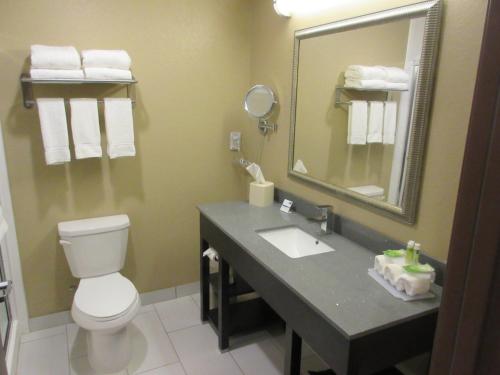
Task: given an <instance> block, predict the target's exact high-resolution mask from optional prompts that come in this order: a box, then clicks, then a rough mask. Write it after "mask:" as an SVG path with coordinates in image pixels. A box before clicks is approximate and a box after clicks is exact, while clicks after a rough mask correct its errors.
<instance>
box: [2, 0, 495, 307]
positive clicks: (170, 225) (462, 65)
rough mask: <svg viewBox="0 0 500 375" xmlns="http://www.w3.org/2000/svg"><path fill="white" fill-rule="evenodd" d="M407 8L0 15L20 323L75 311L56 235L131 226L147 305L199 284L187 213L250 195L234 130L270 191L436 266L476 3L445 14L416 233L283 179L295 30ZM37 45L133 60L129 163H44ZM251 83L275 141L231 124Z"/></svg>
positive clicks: (228, 5)
mask: <svg viewBox="0 0 500 375" xmlns="http://www.w3.org/2000/svg"><path fill="white" fill-rule="evenodd" d="M405 3H410V1H402V0H398V1H397V0H386V1H377V2H374V1H370V0H355V1H349V2H347V1H341V2H339V3H338V4H339V5H338V6H337V7H336V8H333V9H332V10H331V11H328V12H323V13H322V14H321V16H305V17H296V18H292V19H291V20H286V19H283V18H279V17H278V16H276V14H275V13H274V11H273V9H272V1H271V0H252V1H249V0H170V1H162V0H147V1H134V0H121V1H119V0H108V1H99V0H88V1H71V2H68V1H64V0H51V1H49V0H43V1H40V0H39V1H35V0H27V1H2V2H1V3H0V66H1V67H2V69H1V71H0V120H1V121H2V131H3V132H4V137H5V143H6V153H7V160H8V167H9V173H10V183H11V188H12V195H13V201H14V202H13V203H14V210H15V218H16V223H17V229H18V236H19V242H20V252H21V254H20V255H21V261H22V267H23V276H24V281H25V286H26V293H27V297H28V305H29V311H30V315H31V316H38V315H43V314H47V313H51V312H56V311H60V310H65V309H68V308H69V306H70V304H71V299H72V293H71V292H70V291H69V290H68V288H69V287H70V286H71V285H72V284H74V283H75V281H76V280H74V279H73V278H72V277H71V274H70V272H69V269H68V266H67V264H66V260H65V258H64V254H63V251H62V248H61V247H60V246H59V245H58V237H57V232H56V224H57V222H59V221H61V220H69V219H76V218H83V217H92V216H99V215H108V214H114V213H122V212H125V213H128V214H129V216H130V218H131V221H132V227H131V235H130V241H129V242H130V245H129V253H128V258H127V263H126V267H125V270H124V273H125V275H126V276H128V277H130V278H131V279H132V281H133V282H134V283H135V285H136V286H137V287H138V289H139V290H140V291H141V292H145V291H150V290H155V289H159V288H166V287H169V286H173V285H178V284H183V283H187V282H191V281H195V280H197V279H198V260H197V256H198V253H197V246H198V243H197V242H198V234H197V232H198V225H197V218H198V215H197V212H196V209H195V206H196V204H197V203H199V202H207V201H217V200H230V199H242V198H244V194H245V193H246V189H247V178H246V177H244V176H243V175H242V174H241V171H240V170H237V169H235V167H234V166H233V165H231V161H232V159H234V158H235V154H232V153H230V152H229V151H227V141H228V132H229V131H230V130H238V129H241V130H242V131H243V133H244V134H243V135H244V139H243V145H244V148H245V149H246V151H247V152H246V155H245V156H247V157H248V158H251V159H256V160H258V159H259V157H258V155H259V154H260V151H261V150H263V151H262V164H263V168H264V172H265V174H266V177H268V178H269V179H271V180H274V181H275V182H276V183H277V184H278V186H280V187H283V188H286V189H289V190H291V191H293V192H295V193H298V194H300V195H303V196H304V197H306V198H309V199H312V200H315V201H317V202H321V203H328V202H329V203H333V204H334V205H335V206H336V209H337V211H338V212H339V213H341V214H345V215H347V216H349V217H351V218H353V219H355V220H359V221H361V222H362V223H365V224H367V225H369V226H371V227H373V228H375V229H377V230H379V231H381V232H384V233H387V234H389V235H391V236H393V237H395V238H399V239H401V240H404V239H407V238H415V239H418V240H420V241H421V242H422V243H423V245H424V247H425V248H426V249H428V250H429V251H430V252H431V253H432V254H434V255H435V256H437V257H439V258H441V259H444V258H445V257H446V252H447V247H448V242H449V234H450V228H451V221H452V214H453V207H454V202H455V197H456V192H457V183H458V178H459V171H460V164H461V160H462V154H463V148H464V140H465V132H466V126H467V120H468V115H469V110H470V101H471V98H472V88H473V84H474V76H475V69H476V64H477V60H478V51H479V41H480V34H481V29H482V23H483V18H484V13H485V5H486V0H453V1H448V2H447V7H446V12H445V20H444V33H443V38H442V45H441V53H440V60H439V69H438V76H437V87H436V100H435V102H434V110H433V114H432V121H431V128H430V136H429V145H428V152H427V161H426V168H425V174H424V181H423V192H422V201H421V209H420V214H419V221H418V223H417V225H415V226H414V227H408V226H405V225H401V224H399V223H396V222H394V221H391V220H388V219H384V218H381V217H380V216H379V215H376V214H373V213H371V212H369V211H366V210H363V209H361V208H358V207H357V206H354V205H352V204H349V203H346V202H344V201H340V200H337V199H336V198H333V197H332V196H330V195H329V194H326V193H324V192H321V191H319V190H318V189H316V188H314V187H311V186H307V185H304V184H303V183H300V182H298V181H296V180H292V179H289V178H288V177H287V175H286V170H287V155H288V130H289V113H290V107H289V103H290V92H291V65H292V49H293V31H294V30H295V29H299V28H303V27H307V26H312V25H316V24H318V23H326V22H330V21H334V20H336V19H341V18H346V17H352V16H356V15H358V14H362V13H367V12H371V11H377V10H381V9H384V8H388V7H393V6H396V5H400V4H405ZM33 43H48V44H56V45H57V44H59V45H61V44H74V45H75V46H76V47H77V48H79V49H84V48H124V49H127V50H128V51H129V52H130V54H131V55H132V58H133V61H134V67H133V70H134V73H135V75H136V76H137V78H138V79H139V84H138V86H137V89H138V105H137V107H136V109H135V115H134V116H135V126H136V140H137V141H136V142H137V151H138V155H137V157H136V158H131V159H121V160H113V161H110V160H109V159H107V158H104V159H102V160H82V161H73V162H72V163H71V164H68V165H66V166H57V167H47V166H46V165H45V164H44V161H43V149H42V143H41V136H40V131H39V123H38V118H37V115H36V111H34V110H25V109H24V108H23V107H22V105H21V98H20V90H19V82H18V77H19V74H20V73H21V71H22V69H23V65H25V64H26V58H27V56H28V54H29V46H30V44H33ZM257 82H259V83H266V84H269V85H271V86H273V87H274V88H275V89H276V90H277V93H278V95H279V99H280V102H281V108H280V115H279V118H278V123H279V131H278V133H277V134H273V135H271V136H270V137H268V138H267V139H263V138H262V137H261V136H260V135H259V134H258V132H257V130H256V127H255V124H254V123H251V122H250V121H249V120H248V119H247V118H246V116H245V115H244V114H243V112H242V110H241V101H242V98H243V96H244V93H245V92H246V90H247V89H248V87H249V85H250V84H251V83H257ZM98 93H99V92H98ZM79 94H80V95H82V94H83V91H82V92H81V91H80V90H79V89H78V90H75V91H72V95H79ZM250 123H251V124H252V126H249V124H250ZM104 142H105V140H103V144H104ZM262 146H263V148H262Z"/></svg>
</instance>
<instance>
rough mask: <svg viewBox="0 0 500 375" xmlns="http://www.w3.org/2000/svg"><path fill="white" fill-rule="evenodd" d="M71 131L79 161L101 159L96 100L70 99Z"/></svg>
mask: <svg viewBox="0 0 500 375" xmlns="http://www.w3.org/2000/svg"><path fill="white" fill-rule="evenodd" d="M69 103H70V105H71V131H72V133H73V144H74V145H75V155H76V158H77V159H85V158H100V157H101V156H102V149H101V133H100V131H99V114H98V111H97V100H96V99H81V98H78V99H70V101H69Z"/></svg>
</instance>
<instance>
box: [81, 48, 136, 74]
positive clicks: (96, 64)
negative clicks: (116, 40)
mask: <svg viewBox="0 0 500 375" xmlns="http://www.w3.org/2000/svg"><path fill="white" fill-rule="evenodd" d="M82 63H83V66H84V67H85V68H114V69H123V70H129V69H130V64H131V63H132V60H131V59H130V56H129V54H128V53H127V51H124V50H105V49H88V50H84V51H82Z"/></svg>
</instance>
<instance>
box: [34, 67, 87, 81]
mask: <svg viewBox="0 0 500 375" xmlns="http://www.w3.org/2000/svg"><path fill="white" fill-rule="evenodd" d="M30 76H31V78H34V79H83V78H84V76H83V70H81V69H31V70H30Z"/></svg>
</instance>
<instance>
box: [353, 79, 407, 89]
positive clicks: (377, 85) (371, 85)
mask: <svg viewBox="0 0 500 375" xmlns="http://www.w3.org/2000/svg"><path fill="white" fill-rule="evenodd" d="M344 86H345V87H347V88H349V87H351V88H354V89H361V90H408V84H407V83H395V82H387V81H384V80H381V79H346V80H345V82H344Z"/></svg>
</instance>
